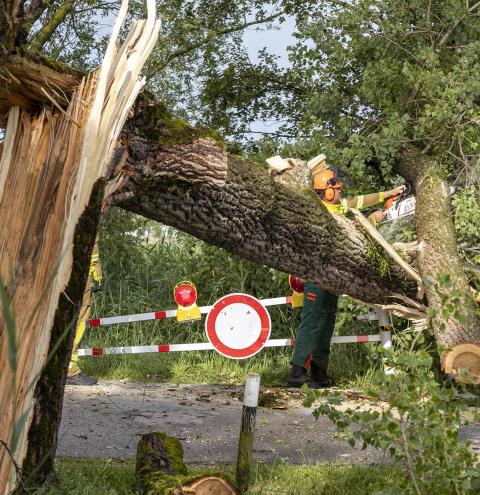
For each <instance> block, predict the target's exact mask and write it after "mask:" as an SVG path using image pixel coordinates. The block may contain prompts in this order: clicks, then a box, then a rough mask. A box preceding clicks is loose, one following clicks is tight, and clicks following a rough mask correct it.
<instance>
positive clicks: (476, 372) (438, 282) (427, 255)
mask: <svg viewBox="0 0 480 495" xmlns="http://www.w3.org/2000/svg"><path fill="white" fill-rule="evenodd" d="M399 171H400V173H401V174H402V175H403V176H404V177H405V178H406V179H407V180H409V181H410V182H411V183H412V184H413V185H414V187H415V190H416V198H417V205H416V211H415V216H416V223H417V247H416V253H417V265H418V268H419V271H420V274H421V275H422V278H423V279H424V280H426V281H427V284H426V287H425V292H426V296H427V299H428V306H429V308H430V309H431V310H432V311H433V318H432V322H433V329H434V333H435V340H436V342H437V344H438V345H441V346H444V347H447V348H449V350H448V351H447V352H445V353H444V355H443V359H442V365H443V368H444V371H445V372H446V373H451V374H453V375H457V374H458V373H459V370H461V369H467V370H468V371H469V372H470V373H471V374H472V375H473V379H472V381H474V382H476V383H480V319H479V318H478V316H477V315H476V307H475V301H474V298H473V295H472V293H471V291H470V288H469V285H468V280H467V277H466V275H465V272H464V266H463V262H462V260H461V258H460V254H459V250H458V246H457V241H456V238H455V230H454V225H453V219H452V206H451V202H450V190H449V186H448V183H447V181H446V180H445V179H444V177H443V176H442V169H441V167H440V166H439V165H438V164H437V163H435V161H434V160H433V159H432V158H430V157H429V156H426V155H424V154H422V153H421V152H420V151H419V150H416V149H415V148H408V149H406V150H404V152H403V155H402V161H401V163H400V165H399Z"/></svg>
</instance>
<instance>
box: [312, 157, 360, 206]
mask: <svg viewBox="0 0 480 495" xmlns="http://www.w3.org/2000/svg"><path fill="white" fill-rule="evenodd" d="M350 182H351V179H350V176H349V175H348V174H347V173H346V172H344V171H343V170H342V169H340V168H338V167H336V166H335V165H332V166H330V167H328V168H326V169H324V170H321V171H320V172H319V173H318V174H315V175H314V177H313V188H314V189H315V190H319V191H323V195H324V197H325V199H326V200H327V201H331V200H332V199H333V198H334V196H335V194H334V190H333V189H339V188H340V187H342V186H343V185H344V184H345V185H348V184H350Z"/></svg>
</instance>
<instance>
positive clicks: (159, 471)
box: [136, 432, 239, 495]
mask: <svg viewBox="0 0 480 495" xmlns="http://www.w3.org/2000/svg"><path fill="white" fill-rule="evenodd" d="M136 478H137V486H138V489H139V491H140V494H141V495H239V492H238V490H237V489H236V488H235V487H234V486H233V484H232V483H231V482H230V481H229V480H227V479H225V478H224V477H223V476H221V475H220V474H216V473H212V472H211V470H209V471H208V473H205V474H204V475H202V474H198V473H197V474H190V475H189V474H188V470H187V467H186V466H185V464H184V462H183V449H182V445H181V443H180V441H179V440H177V439H176V438H174V437H169V436H168V435H166V434H165V433H160V432H154V433H147V434H146V435H143V436H142V438H141V440H140V441H139V442H138V445H137V467H136Z"/></svg>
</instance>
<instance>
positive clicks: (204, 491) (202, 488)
mask: <svg viewBox="0 0 480 495" xmlns="http://www.w3.org/2000/svg"><path fill="white" fill-rule="evenodd" d="M238 493H239V492H238V490H237V489H235V488H234V487H233V486H232V485H231V484H230V483H229V482H228V481H227V480H224V479H223V478H219V477H217V476H207V477H205V478H200V479H198V480H195V481H194V482H193V483H190V484H188V485H184V486H182V487H181V488H175V489H174V490H173V492H172V495H238Z"/></svg>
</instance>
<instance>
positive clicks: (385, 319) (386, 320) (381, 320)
mask: <svg viewBox="0 0 480 495" xmlns="http://www.w3.org/2000/svg"><path fill="white" fill-rule="evenodd" d="M378 327H379V329H380V341H381V343H382V347H383V348H384V349H391V347H392V331H391V328H390V316H389V314H388V311H384V310H381V309H380V310H378ZM383 371H384V372H385V374H386V375H393V374H394V373H395V368H391V367H390V366H388V365H387V360H386V359H385V358H383Z"/></svg>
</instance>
